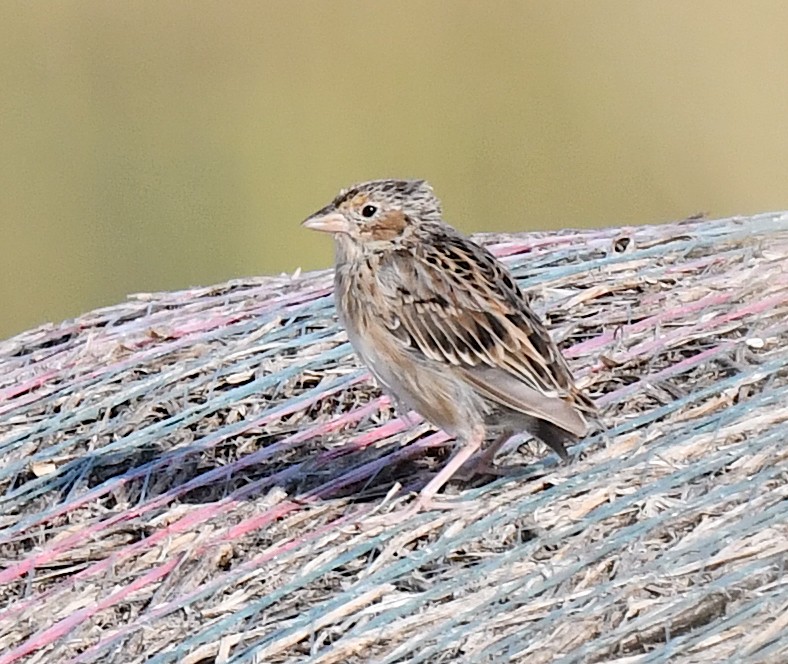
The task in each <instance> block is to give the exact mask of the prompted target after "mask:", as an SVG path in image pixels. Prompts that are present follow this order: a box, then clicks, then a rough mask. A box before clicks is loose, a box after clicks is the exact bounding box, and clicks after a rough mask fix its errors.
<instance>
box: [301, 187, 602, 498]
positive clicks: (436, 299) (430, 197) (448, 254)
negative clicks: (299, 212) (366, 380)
mask: <svg viewBox="0 0 788 664" xmlns="http://www.w3.org/2000/svg"><path fill="white" fill-rule="evenodd" d="M304 225H305V226H306V227H308V228H313V229H315V230H320V231H327V232H330V233H332V234H333V235H334V239H335V248H336V275H335V296H336V302H337V310H338V312H339V319H340V321H341V323H342V324H343V325H344V326H345V329H346V330H347V334H348V337H349V339H350V342H351V343H352V345H353V347H354V348H355V350H356V352H357V353H358V354H359V356H360V357H361V359H362V360H363V361H364V363H365V364H366V365H367V366H368V367H369V369H370V371H371V372H372V374H373V375H374V376H375V377H376V378H377V380H378V381H379V382H380V384H381V386H382V387H383V389H384V390H386V391H387V392H388V393H389V394H390V395H391V396H392V397H393V398H394V399H395V401H396V402H397V403H398V405H400V404H401V405H403V406H405V407H406V408H411V409H413V410H415V411H417V412H418V413H420V414H421V415H422V416H424V417H425V418H426V419H427V420H429V421H431V422H432V423H433V424H435V425H436V426H439V427H441V428H442V429H443V430H445V431H446V432H447V433H449V434H451V435H453V436H456V437H457V439H458V441H459V443H460V447H459V449H458V451H457V452H456V453H455V455H454V456H453V457H452V459H451V460H450V461H449V462H448V463H447V464H446V466H445V467H444V468H443V469H442V470H441V471H440V472H439V473H438V474H437V475H436V476H435V478H434V479H433V480H432V481H431V482H430V483H429V484H428V485H427V486H426V487H425V488H424V489H423V490H422V492H421V494H420V497H419V503H418V506H419V507H429V506H430V505H431V504H432V502H433V498H434V496H435V494H436V493H437V492H438V491H439V490H440V489H441V488H442V486H443V485H444V484H445V483H446V482H447V481H448V480H449V479H450V478H451V477H452V475H454V473H456V472H457V470H459V469H460V467H462V465H463V464H464V463H465V462H466V461H467V460H468V459H469V458H470V457H471V456H473V455H474V454H475V453H476V451H477V450H479V449H480V447H481V446H482V443H483V441H484V436H485V433H486V432H491V433H495V434H497V439H496V441H495V442H494V443H493V444H492V445H491V446H490V447H489V448H488V449H487V450H486V451H485V453H484V461H485V463H489V461H491V459H492V456H493V455H494V454H495V451H496V450H497V449H498V448H499V447H500V446H501V444H503V443H504V442H506V440H507V439H508V438H509V437H511V436H512V435H513V434H514V433H519V432H522V431H528V432H529V433H531V434H533V435H534V436H536V437H537V438H539V439H540V440H542V441H543V442H545V443H546V444H547V445H549V446H550V447H551V448H552V449H553V450H555V451H556V452H557V453H558V454H559V455H560V456H561V457H562V458H564V459H566V458H567V456H568V455H567V452H566V447H565V445H566V444H567V443H572V442H575V441H577V440H578V439H580V438H582V437H583V436H584V435H586V433H587V431H588V424H587V421H586V417H585V416H586V415H591V416H593V415H594V413H595V409H594V406H593V404H592V402H591V401H590V400H589V399H588V398H587V397H586V396H585V395H584V394H583V393H582V392H580V391H579V390H578V389H577V387H576V386H575V384H574V381H573V379H572V375H571V373H570V371H569V369H568V367H567V365H566V362H565V361H564V358H563V356H562V355H561V353H560V351H559V350H558V348H557V347H556V346H555V344H554V343H553V341H552V340H551V338H550V335H549V334H548V332H547V330H546V329H545V327H544V325H543V324H542V322H541V321H540V320H539V318H538V317H537V316H536V315H535V314H534V313H533V312H532V311H531V309H530V307H529V306H528V300H527V298H526V297H525V296H524V295H523V293H522V291H521V290H520V288H519V287H518V286H517V284H516V283H515V281H514V279H513V278H512V277H511V275H510V274H509V272H508V271H507V270H506V268H505V267H504V266H503V265H502V264H501V263H500V262H499V261H498V260H497V259H496V258H495V257H494V256H493V255H492V254H491V253H490V252H489V251H487V249H485V248H484V247H481V246H479V245H477V244H476V243H474V242H473V241H471V240H470V239H468V238H466V237H465V236H463V235H462V234H461V233H459V232H458V231H457V230H455V229H454V228H452V227H451V226H449V225H447V224H446V223H445V222H444V221H443V219H442V212H441V206H440V202H439V201H438V199H437V198H436V197H435V195H434V194H433V192H432V188H431V187H430V186H429V185H428V184H427V183H426V182H424V181H423V180H374V181H371V182H365V183H362V184H358V185H355V186H353V187H351V188H349V189H346V190H343V191H342V192H340V193H339V195H338V196H337V197H336V198H335V199H334V201H333V202H332V203H331V204H330V205H327V206H326V207H324V208H323V209H321V210H319V211H318V212H316V213H315V214H313V215H312V216H310V217H309V218H308V219H307V220H306V221H304Z"/></svg>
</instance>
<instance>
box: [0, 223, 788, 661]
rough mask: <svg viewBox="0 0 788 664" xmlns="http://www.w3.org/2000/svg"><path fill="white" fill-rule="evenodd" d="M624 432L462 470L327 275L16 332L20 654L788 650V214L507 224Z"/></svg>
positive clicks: (1, 421)
mask: <svg viewBox="0 0 788 664" xmlns="http://www.w3.org/2000/svg"><path fill="white" fill-rule="evenodd" d="M481 239H483V240H485V241H488V242H494V243H495V244H494V247H493V249H494V250H495V251H496V252H497V253H498V254H499V255H501V256H503V257H504V260H505V261H506V262H507V263H508V264H509V265H510V267H511V268H512V270H513V271H514V273H515V275H516V276H517V277H518V279H519V280H520V282H521V284H522V285H523V286H525V287H526V288H527V289H529V291H530V292H531V293H532V294H533V295H534V297H535V307H536V308H537V309H538V310H539V311H541V312H545V311H547V312H549V315H548V320H549V323H550V326H551V328H552V330H553V334H554V336H555V338H556V339H558V340H560V342H561V344H562V346H563V347H564V348H565V349H566V354H567V357H568V358H569V359H570V363H571V364H572V366H573V369H574V370H575V372H576V375H578V376H580V377H581V382H582V383H583V384H584V385H585V386H587V389H588V390H589V391H590V392H591V393H592V394H594V395H595V396H596V397H597V400H598V402H599V403H600V405H602V406H603V407H604V422H605V424H606V426H607V430H606V431H603V432H601V433H599V434H597V435H594V436H592V437H589V438H588V439H586V440H585V441H583V443H582V444H581V445H579V446H578V447H576V448H575V450H574V451H575V453H576V455H577V458H576V459H575V460H574V461H573V462H572V463H571V464H569V465H561V464H558V463H557V462H556V459H555V458H554V457H553V456H550V455H547V454H546V453H545V451H544V449H542V448H541V447H540V446H538V445H537V444H535V443H533V442H528V443H524V444H521V445H519V446H515V447H514V449H509V450H507V451H506V452H505V453H504V454H503V458H499V462H500V464H501V465H503V466H505V467H507V468H508V469H509V473H508V475H507V476H505V477H502V478H499V479H496V480H495V481H490V482H487V483H484V482H481V483H478V482H477V483H476V484H474V485H463V484H461V483H458V482H454V483H451V484H450V485H449V487H448V488H447V492H448V493H449V494H453V496H452V497H453V498H454V499H456V501H457V505H458V506H457V509H456V510H454V511H451V512H432V513H425V514H420V515H418V516H416V517H414V518H412V519H410V520H408V521H405V522H401V523H392V522H393V521H394V520H395V519H394V518H393V517H392V516H391V515H392V514H393V515H396V513H397V511H398V510H401V509H403V501H404V500H405V494H406V492H407V491H410V490H415V489H417V488H418V487H419V486H420V485H422V484H423V483H424V482H425V481H426V480H427V479H428V478H429V476H430V473H432V472H434V471H435V470H436V469H437V468H438V467H439V466H440V464H441V463H443V462H444V461H445V458H446V446H445V444H444V443H445V437H444V436H443V435H442V434H441V433H439V432H435V431H433V430H431V429H430V428H429V426H428V425H426V424H424V423H419V422H412V421H405V420H403V419H401V418H398V417H396V416H395V413H394V412H392V409H391V407H390V405H389V403H388V401H387V400H386V399H385V398H381V397H380V396H379V393H378V391H377V390H376V389H375V388H374V386H373V385H371V384H370V382H369V381H368V379H367V376H366V373H365V372H364V371H363V370H362V369H361V368H360V367H359V366H358V364H357V362H356V360H355V358H354V356H353V355H352V352H351V349H350V347H349V346H348V344H347V343H346V339H345V336H344V334H343V332H342V331H341V330H340V329H339V328H338V326H337V325H336V323H335V319H334V311H333V305H332V303H331V298H330V290H331V277H330V274H329V273H327V272H320V273H313V274H308V275H303V276H301V275H296V276H293V277H277V278H265V279H254V280H252V279H245V280H238V281H232V282H230V283H227V284H223V285H219V286H213V287H209V288H196V289H191V290H188V291H182V292H175V293H156V294H146V295H137V296H134V297H132V298H131V299H130V300H129V301H127V302H125V303H123V304H119V305H117V306H113V307H108V308H105V309H100V310H98V311H94V312H91V313H88V314H86V315H84V316H82V317H80V318H78V319H75V320H72V321H68V322H65V323H62V324H59V325H47V326H43V327H41V328H38V329H36V330H32V331H29V332H26V333H24V334H21V335H19V336H17V337H14V338H12V339H9V340H7V341H5V342H2V343H1V344H0V367H2V370H0V458H1V459H2V464H1V465H0V489H2V498H0V502H1V503H2V508H1V509H0V547H1V548H0V550H1V551H2V567H0V596H1V597H2V609H1V610H0V664H7V663H10V662H94V661H101V662H118V663H121V662H122V663H123V664H129V663H132V662H143V661H144V662H152V663H163V662H182V663H185V664H198V663H199V664H205V663H207V662H226V661H231V660H232V661H239V662H240V661H258V662H321V663H329V662H367V661H373V660H374V661H381V662H406V661H407V662H417V661H420V662H437V661H467V662H471V661H473V662H483V661H486V662H497V661H528V662H548V661H563V662H581V661H582V662H601V661H614V660H615V661H621V662H623V661H626V662H646V661H649V662H651V661H666V660H667V659H668V658H670V660H671V661H687V662H690V661H692V662H721V661H732V660H734V659H735V660H736V661H774V662H776V661H788V625H787V623H788V574H786V553H787V552H788V525H787V524H786V504H788V503H786V498H787V497H788V464H786V459H787V458H788V447H786V445H785V439H786V433H785V432H786V424H787V422H786V421H787V420H788V349H787V348H786V346H787V344H786V342H787V341H788V213H778V214H767V215H761V216H757V217H751V218H740V219H723V220H718V221H704V220H688V221H686V222H683V223H680V224H673V225H665V226H644V227H637V228H618V229H607V230H593V231H583V232H574V231H573V232H564V233H560V234H527V235H520V236H496V237H492V236H487V237H483V238H481Z"/></svg>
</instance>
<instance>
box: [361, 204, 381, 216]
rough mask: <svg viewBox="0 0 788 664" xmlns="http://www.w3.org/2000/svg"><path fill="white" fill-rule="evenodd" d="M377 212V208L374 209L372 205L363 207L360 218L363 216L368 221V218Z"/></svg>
mask: <svg viewBox="0 0 788 664" xmlns="http://www.w3.org/2000/svg"><path fill="white" fill-rule="evenodd" d="M377 211H378V208H377V207H375V206H374V205H365V206H364V207H363V209H362V210H361V214H362V216H364V217H366V218H367V219H369V218H370V217H373V216H375V213H376V212H377Z"/></svg>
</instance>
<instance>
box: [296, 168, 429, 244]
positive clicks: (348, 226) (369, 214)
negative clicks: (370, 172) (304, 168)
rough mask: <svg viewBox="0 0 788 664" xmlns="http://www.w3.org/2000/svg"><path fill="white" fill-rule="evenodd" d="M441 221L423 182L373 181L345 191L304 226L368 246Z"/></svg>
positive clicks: (427, 186)
mask: <svg viewBox="0 0 788 664" xmlns="http://www.w3.org/2000/svg"><path fill="white" fill-rule="evenodd" d="M440 219H441V206H440V201H438V199H437V198H436V197H435V194H434V193H433V192H432V187H430V185H429V184H428V183H427V182H425V181H424V180H372V181H370V182H363V183H361V184H357V185H354V186H352V187H349V188H348V189H343V190H342V191H340V192H339V194H338V195H337V197H336V198H335V199H334V200H333V201H332V202H331V203H330V204H329V205H326V207H324V208H322V209H321V210H318V211H317V212H315V213H314V214H313V215H311V216H310V217H309V218H308V219H306V220H305V221H304V222H303V225H304V226H306V227H307V228H312V229H314V230H317V231H324V232H327V233H333V234H334V235H335V236H336V237H337V239H338V240H339V239H345V238H346V239H350V240H351V241H354V242H358V243H368V242H378V241H380V242H385V241H391V240H394V239H396V238H397V237H399V236H400V235H402V234H403V233H404V232H405V231H406V229H408V228H409V227H412V226H414V225H417V224H420V223H422V222H425V221H440Z"/></svg>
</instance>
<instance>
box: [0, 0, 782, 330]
mask: <svg viewBox="0 0 788 664" xmlns="http://www.w3.org/2000/svg"><path fill="white" fill-rule="evenodd" d="M786 32H788V3H786V2H782V1H775V2H758V1H755V2H752V1H751V2H723V1H719V0H707V1H694V2H685V1H683V0H682V1H680V0H654V1H650V2H646V1H644V0H639V1H637V2H630V1H624V0H621V1H618V2H605V1H599V0H597V1H596V2H587V1H586V0H577V1H573V2H568V1H567V2H560V1H556V0H544V1H539V2H490V3H488V2H478V1H475V0H473V1H472V0H465V1H461V0H451V1H448V0H447V1H444V2H435V1H425V0H413V1H408V2H402V1H397V2H385V3H384V2H369V1H362V0H357V1H352V2H350V1H337V0H333V1H332V2H320V1H317V0H315V1H311V2H306V1H299V0H282V1H279V2H237V1H232V2H231V1H229V0H225V1H216V2H204V1H186V0H183V1H180V2H172V1H167V0H156V1H149V2H134V3H118V2H98V1H88V0H85V1H82V2H36V3H31V2H16V1H12V0H6V1H5V2H3V3H2V4H0V72H2V88H1V90H0V141H1V145H2V149H0V178H2V180H1V188H2V192H1V193H0V230H2V243H1V244H0V252H1V253H0V264H1V265H2V268H0V269H2V272H0V312H2V313H1V314H0V316H1V317H0V338H5V337H7V336H9V335H11V334H14V333H15V332H19V331H21V330H23V329H25V328H28V327H31V326H33V325H35V324H38V323H40V322H44V321H47V320H53V321H57V320H60V319H62V318H64V317H70V316H74V315H76V314H79V313H81V312H83V311H85V310H88V309H91V308H94V307H97V306H101V305H106V304H111V303H113V302H117V301H119V300H120V299H122V298H123V297H124V296H125V294H126V293H128V292H136V291H146V290H166V289H175V288H181V287H186V286H189V285H195V284H209V283H213V282H217V281H220V280H225V279H228V278H231V277H239V276H244V275H259V274H264V273H272V272H279V271H292V270H294V269H295V268H296V267H298V266H301V267H304V268H315V267H321V266H327V265H329V264H330V261H331V243H330V241H329V239H328V238H326V237H324V236H319V235H318V234H316V233H310V232H308V231H306V230H303V229H301V228H300V227H299V225H298V224H299V222H300V221H301V219H303V218H304V217H305V216H307V215H308V214H309V213H311V212H312V211H314V210H315V209H317V208H319V207H320V206H322V205H323V204H325V203H326V202H328V201H329V200H330V199H331V197H332V196H333V195H334V193H335V192H336V190H338V189H339V188H340V187H342V186H344V185H347V184H350V183H352V182H354V181H357V180H361V179H369V178H375V177H385V176H402V177H425V178H427V179H429V180H430V181H431V182H432V183H433V185H434V186H435V189H436V191H437V193H438V195H439V196H441V197H442V199H443V201H444V209H445V211H446V216H447V219H448V220H449V221H450V222H451V223H453V224H454V225H455V226H458V227H459V228H461V229H463V230H466V231H475V230H504V229H508V230H525V229H545V228H558V227H568V226H591V225H615V224H622V223H646V222H659V221H665V220H673V219H679V218H683V217H684V216H686V215H690V214H693V213H696V212H701V211H703V212H708V213H709V214H711V215H713V216H721V215H731V214H736V213H753V212H756V211H763V210H772V209H782V208H786V207H788V131H787V130H788V39H786Z"/></svg>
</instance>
